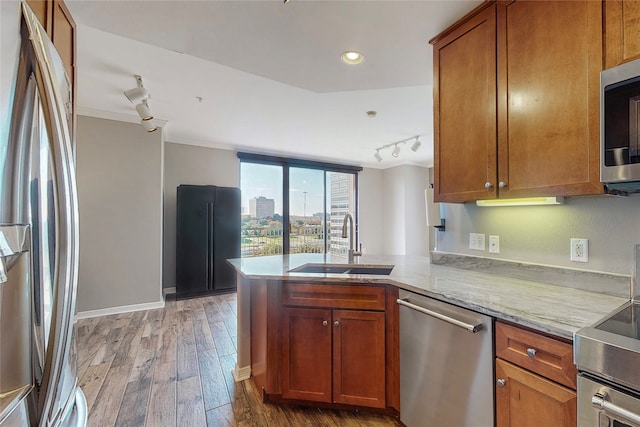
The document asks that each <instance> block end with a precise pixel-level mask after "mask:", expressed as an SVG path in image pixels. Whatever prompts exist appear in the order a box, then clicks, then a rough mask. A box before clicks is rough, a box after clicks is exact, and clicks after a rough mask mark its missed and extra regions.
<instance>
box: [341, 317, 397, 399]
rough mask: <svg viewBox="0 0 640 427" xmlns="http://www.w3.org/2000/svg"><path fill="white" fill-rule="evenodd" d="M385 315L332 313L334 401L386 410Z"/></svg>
mask: <svg viewBox="0 0 640 427" xmlns="http://www.w3.org/2000/svg"><path fill="white" fill-rule="evenodd" d="M385 372H386V371H385V315H384V312H380V311H358V310H334V311H333V401H334V402H335V403H342V404H345V405H358V406H367V407H369V408H384V407H385V390H386V385H385Z"/></svg>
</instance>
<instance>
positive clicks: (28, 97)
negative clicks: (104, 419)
mask: <svg viewBox="0 0 640 427" xmlns="http://www.w3.org/2000/svg"><path fill="white" fill-rule="evenodd" d="M0 8H1V9H0V16H1V17H2V26H1V27H0V31H2V61H3V63H2V65H1V66H2V70H1V72H0V77H1V81H0V84H1V86H0V94H1V95H2V97H1V104H0V105H1V106H2V110H1V112H2V115H1V116H0V119H1V120H2V122H1V123H0V129H1V130H2V131H1V139H0V168H1V169H0V426H2V427H8V426H21V427H22V426H43V427H44V426H47V427H49V426H84V425H86V422H87V410H86V409H87V408H86V400H85V398H84V395H83V393H82V391H81V389H80V387H79V386H78V381H77V376H76V353H75V344H74V336H73V323H74V322H73V320H74V314H75V298H76V286H77V276H78V246H77V244H78V243H77V242H78V204H77V196H76V195H77V191H76V182H75V167H74V159H73V153H72V143H71V142H72V141H71V138H70V132H69V129H70V123H71V113H70V111H71V108H70V106H71V100H72V99H73V98H72V94H71V85H70V82H69V78H68V76H67V75H66V73H65V70H64V66H63V64H62V61H61V60H60V57H59V56H58V54H57V52H56V50H55V48H54V47H53V44H52V43H51V41H50V40H49V38H48V36H47V34H46V32H45V31H44V29H43V28H42V26H41V25H40V24H39V22H38V20H37V18H36V17H35V15H34V14H33V13H32V12H31V10H30V9H29V7H28V6H26V5H25V4H22V3H19V2H15V1H2V2H0Z"/></svg>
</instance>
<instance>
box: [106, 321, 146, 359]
mask: <svg viewBox="0 0 640 427" xmlns="http://www.w3.org/2000/svg"><path fill="white" fill-rule="evenodd" d="M142 332H143V330H142V329H140V328H139V327H137V326H129V327H128V328H127V329H126V330H125V333H124V336H123V337H122V339H121V340H120V344H119V345H118V349H117V350H116V352H115V355H114V357H113V362H112V365H111V366H124V365H130V364H132V363H133V362H134V361H135V359H136V354H137V353H138V347H139V345H140V340H141V339H142Z"/></svg>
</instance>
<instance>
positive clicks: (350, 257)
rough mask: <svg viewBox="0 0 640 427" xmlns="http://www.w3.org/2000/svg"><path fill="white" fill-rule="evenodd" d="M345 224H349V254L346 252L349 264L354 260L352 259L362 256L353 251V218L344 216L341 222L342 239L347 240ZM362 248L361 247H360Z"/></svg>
mask: <svg viewBox="0 0 640 427" xmlns="http://www.w3.org/2000/svg"><path fill="white" fill-rule="evenodd" d="M347 224H349V236H348V237H349V252H348V260H349V263H352V262H353V260H354V257H357V256H360V255H362V251H361V250H360V251H356V250H355V249H354V247H353V246H354V242H353V235H354V232H353V217H352V216H351V214H349V213H348V214H346V215H345V216H344V220H343V221H342V238H343V239H346V238H347ZM360 246H362V245H360Z"/></svg>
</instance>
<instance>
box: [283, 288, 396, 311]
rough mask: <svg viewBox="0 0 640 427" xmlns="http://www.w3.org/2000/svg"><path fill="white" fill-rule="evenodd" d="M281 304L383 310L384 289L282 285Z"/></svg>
mask: <svg viewBox="0 0 640 427" xmlns="http://www.w3.org/2000/svg"><path fill="white" fill-rule="evenodd" d="M282 303H283V304H284V305H288V306H298V307H327V308H352V309H362V310H381V311H384V309H385V287H384V286H368V285H333V284H327V285H322V284H313V283H283V286H282Z"/></svg>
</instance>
